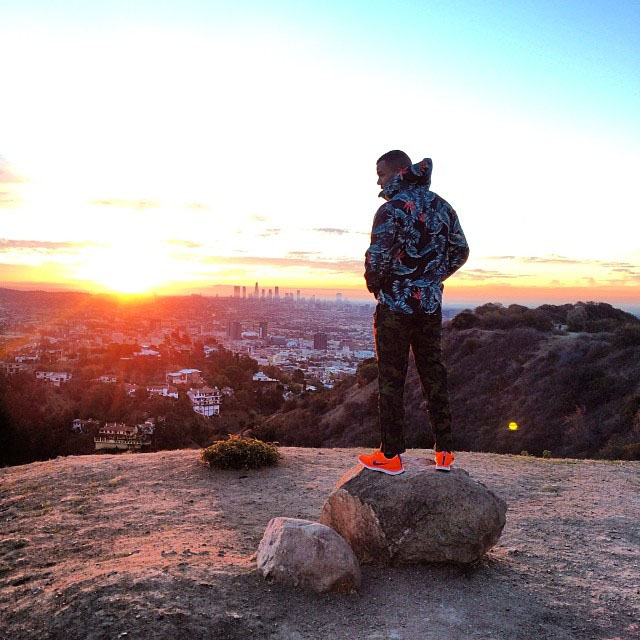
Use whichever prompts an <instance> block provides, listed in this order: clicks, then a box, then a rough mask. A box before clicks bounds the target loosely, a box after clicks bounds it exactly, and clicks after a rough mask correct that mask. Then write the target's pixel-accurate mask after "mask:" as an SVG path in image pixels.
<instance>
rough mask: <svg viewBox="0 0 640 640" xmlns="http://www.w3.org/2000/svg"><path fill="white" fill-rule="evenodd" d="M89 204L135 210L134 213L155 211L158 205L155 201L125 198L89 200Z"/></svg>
mask: <svg viewBox="0 0 640 640" xmlns="http://www.w3.org/2000/svg"><path fill="white" fill-rule="evenodd" d="M90 204H94V205H97V206H99V207H116V208H118V209H136V211H144V210H145V209H157V208H158V207H159V206H160V205H159V203H158V202H156V201H155V200H128V199H125V198H105V199H102V200H91V201H90Z"/></svg>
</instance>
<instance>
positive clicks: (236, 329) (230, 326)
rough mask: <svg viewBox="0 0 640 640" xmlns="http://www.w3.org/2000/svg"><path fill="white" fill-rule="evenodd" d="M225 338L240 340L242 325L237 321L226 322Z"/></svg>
mask: <svg viewBox="0 0 640 640" xmlns="http://www.w3.org/2000/svg"><path fill="white" fill-rule="evenodd" d="M227 338H231V339H232V340H242V325H241V324H240V323H239V322H237V321H235V320H234V321H231V322H228V323H227Z"/></svg>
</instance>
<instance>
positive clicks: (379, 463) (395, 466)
mask: <svg viewBox="0 0 640 640" xmlns="http://www.w3.org/2000/svg"><path fill="white" fill-rule="evenodd" d="M358 462H359V463H360V464H361V465H362V466H363V467H366V468H367V469H371V471H382V473H388V474H389V475H390V476H397V475H399V474H401V473H404V467H403V466H402V458H401V457H400V456H399V455H397V456H393V458H386V457H385V455H384V453H382V451H374V452H373V453H363V454H362V455H360V456H358Z"/></svg>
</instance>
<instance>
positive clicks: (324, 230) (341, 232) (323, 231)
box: [314, 227, 349, 236]
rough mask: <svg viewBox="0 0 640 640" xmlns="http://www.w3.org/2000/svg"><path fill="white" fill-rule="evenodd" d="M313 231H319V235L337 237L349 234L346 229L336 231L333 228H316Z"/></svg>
mask: <svg viewBox="0 0 640 640" xmlns="http://www.w3.org/2000/svg"><path fill="white" fill-rule="evenodd" d="M314 231H319V232H320V233H335V234H336V235H339V236H341V235H342V234H343V233H349V230H348V229H336V228H335V227H318V228H316V229H314Z"/></svg>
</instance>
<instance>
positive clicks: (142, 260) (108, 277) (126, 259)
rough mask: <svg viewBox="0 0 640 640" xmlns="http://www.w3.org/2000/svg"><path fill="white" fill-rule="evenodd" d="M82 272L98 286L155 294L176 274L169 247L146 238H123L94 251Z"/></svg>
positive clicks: (110, 290)
mask: <svg viewBox="0 0 640 640" xmlns="http://www.w3.org/2000/svg"><path fill="white" fill-rule="evenodd" d="M78 275H79V276H80V277H81V278H82V279H84V280H88V281H90V282H93V283H95V285H96V286H97V288H100V289H103V290H106V291H108V292H110V293H122V294H144V293H151V292H152V291H153V290H154V289H155V288H157V287H160V286H162V285H164V284H166V283H167V282H168V281H169V280H171V279H172V276H175V274H172V273H171V263H170V256H169V253H168V251H167V250H166V248H165V247H164V246H163V245H162V244H145V241H140V242H139V243H134V242H130V241H123V242H121V243H118V244H111V245H109V246H107V247H104V248H99V249H96V250H95V251H92V253H91V257H90V258H89V259H88V261H87V263H86V265H85V266H84V267H83V268H82V270H81V273H79V274H78Z"/></svg>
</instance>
